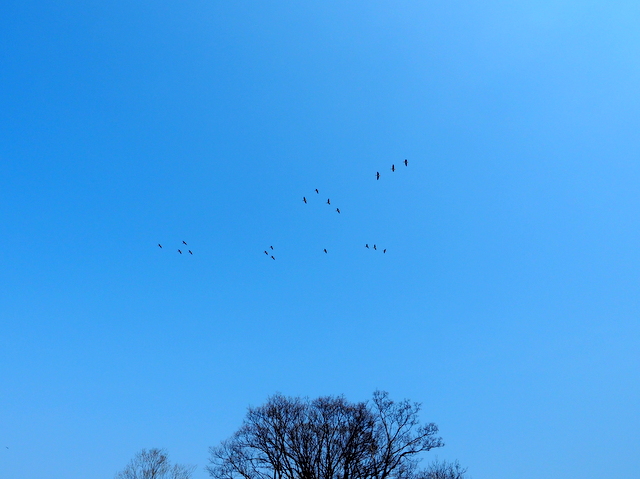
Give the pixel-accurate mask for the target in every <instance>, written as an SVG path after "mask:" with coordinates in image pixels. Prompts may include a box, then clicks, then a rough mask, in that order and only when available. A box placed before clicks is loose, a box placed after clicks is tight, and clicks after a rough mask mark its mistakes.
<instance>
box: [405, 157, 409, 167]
mask: <svg viewBox="0 0 640 479" xmlns="http://www.w3.org/2000/svg"><path fill="white" fill-rule="evenodd" d="M404 166H409V160H407V159H406V158H405V160H404Z"/></svg>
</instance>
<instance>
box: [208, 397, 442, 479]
mask: <svg viewBox="0 0 640 479" xmlns="http://www.w3.org/2000/svg"><path fill="white" fill-rule="evenodd" d="M419 411H420V405H419V404H417V403H410V402H409V401H407V400H405V401H401V402H394V401H392V400H391V399H389V395H388V394H387V393H386V392H380V391H376V392H375V393H374V394H373V399H372V400H371V401H370V402H360V403H350V402H348V401H347V400H346V399H345V398H344V397H342V396H340V397H320V398H317V399H314V400H309V399H300V398H289V397H285V396H282V395H279V394H278V395H275V396H273V397H271V398H269V400H268V401H267V403H266V404H265V405H263V406H261V407H258V408H249V411H248V413H247V416H246V418H245V420H244V423H243V424H242V427H241V428H240V429H239V430H238V431H237V432H236V433H235V434H234V435H233V436H232V437H231V438H230V439H228V440H226V441H223V442H222V443H221V444H220V445H219V446H217V447H212V448H210V453H211V457H210V465H209V466H208V467H207V470H208V471H209V474H210V476H211V477H212V478H213V479H413V478H416V479H417V478H418V475H417V474H416V466H417V462H418V455H419V454H420V453H421V452H424V451H429V450H430V449H433V448H436V447H441V446H443V445H444V444H443V442H442V439H441V438H440V437H437V436H436V434H437V432H438V427H437V426H436V425H435V424H433V423H429V424H426V425H423V426H421V425H420V424H419V421H418V412H419Z"/></svg>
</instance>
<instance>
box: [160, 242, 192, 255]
mask: <svg viewBox="0 0 640 479" xmlns="http://www.w3.org/2000/svg"><path fill="white" fill-rule="evenodd" d="M182 244H183V245H185V246H188V245H187V242H186V241H184V240H183V241H182ZM158 247H160V249H163V248H162V245H161V244H160V243H158ZM180 248H182V246H181V247H180ZM187 251H188V252H189V254H193V252H192V251H191V250H190V249H188V250H187ZM178 253H180V254H182V250H181V249H178Z"/></svg>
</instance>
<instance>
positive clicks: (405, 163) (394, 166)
mask: <svg viewBox="0 0 640 479" xmlns="http://www.w3.org/2000/svg"><path fill="white" fill-rule="evenodd" d="M404 166H409V160H408V159H406V158H405V160H404ZM395 171H396V165H395V164H392V165H391V172H392V173H393V172H395ZM379 179H380V172H379V171H376V180H379ZM315 192H316V194H317V195H319V194H320V191H319V190H318V188H316V189H315ZM302 201H303V202H304V204H305V205H306V204H307V203H308V200H307V197H306V196H303V197H302ZM327 204H328V205H331V198H327ZM336 212H337V213H338V214H340V208H336ZM364 247H365V248H367V249H371V248H369V243H366V244H365V245H364ZM270 248H271V249H272V250H273V246H270ZM373 249H374V250H376V251H377V250H378V247H377V245H375V244H374V245H373ZM323 251H324V252H325V254H328V251H327V248H324V249H323ZM386 252H387V249H386V248H384V249H383V250H382V253H386ZM264 253H265V254H266V255H267V256H268V257H271V259H272V260H275V259H276V258H275V256H273V255H270V254H269V252H268V251H266V250H265V252H264Z"/></svg>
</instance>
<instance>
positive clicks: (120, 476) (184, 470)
mask: <svg viewBox="0 0 640 479" xmlns="http://www.w3.org/2000/svg"><path fill="white" fill-rule="evenodd" d="M195 468H196V466H185V465H183V464H174V465H173V466H172V465H171V463H170V462H169V455H168V454H167V451H166V450H165V449H156V448H154V449H149V450H148V451H147V450H146V449H143V450H142V451H140V452H139V453H137V454H136V455H135V456H134V458H133V459H132V460H131V462H130V463H129V464H127V467H125V468H124V469H123V470H122V471H120V472H119V473H117V474H116V476H115V479H191V475H192V474H193V471H194V470H195Z"/></svg>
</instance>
